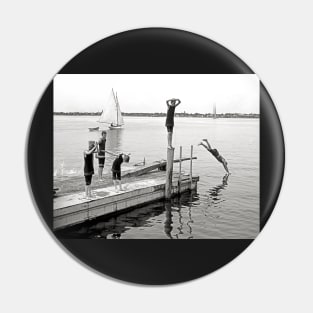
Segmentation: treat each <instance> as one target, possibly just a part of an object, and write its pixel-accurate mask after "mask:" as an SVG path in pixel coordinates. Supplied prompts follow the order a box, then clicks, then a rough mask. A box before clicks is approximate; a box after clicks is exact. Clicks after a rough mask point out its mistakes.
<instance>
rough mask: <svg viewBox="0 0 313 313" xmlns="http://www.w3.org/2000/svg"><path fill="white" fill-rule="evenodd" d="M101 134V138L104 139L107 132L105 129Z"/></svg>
mask: <svg viewBox="0 0 313 313" xmlns="http://www.w3.org/2000/svg"><path fill="white" fill-rule="evenodd" d="M101 135H102V138H103V139H105V138H106V136H107V132H106V131H105V130H103V131H102V133H101Z"/></svg>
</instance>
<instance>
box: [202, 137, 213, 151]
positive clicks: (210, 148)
mask: <svg viewBox="0 0 313 313" xmlns="http://www.w3.org/2000/svg"><path fill="white" fill-rule="evenodd" d="M203 141H204V142H206V144H207V145H208V148H209V150H212V147H211V145H210V144H209V142H208V140H207V139H203Z"/></svg>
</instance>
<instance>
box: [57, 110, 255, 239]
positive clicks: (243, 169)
mask: <svg viewBox="0 0 313 313" xmlns="http://www.w3.org/2000/svg"><path fill="white" fill-rule="evenodd" d="M95 120H96V117H92V116H90V117H78V116H55V117H54V180H55V181H56V182H57V181H59V180H64V179H65V178H67V177H76V176H79V177H81V179H82V180H83V150H85V149H86V148H87V143H88V140H97V139H98V137H99V135H100V133H99V132H89V131H88V127H96V126H98V125H97V124H96V123H95ZM164 121H165V118H164V117H161V118H156V117H125V128H124V129H123V130H118V131H117V130H112V131H110V130H108V136H107V146H106V147H107V150H111V151H123V152H130V153H131V162H130V163H129V165H127V166H131V165H133V164H135V163H137V162H141V161H142V160H143V159H144V158H145V159H146V162H153V161H156V160H160V159H166V146H167V139H166V136H167V132H166V128H165V126H164ZM203 138H208V140H209V142H210V144H211V146H212V147H214V148H216V149H218V151H219V152H220V154H221V155H222V156H224V157H225V158H226V160H227V162H228V166H229V170H230V172H231V175H230V176H229V177H228V178H227V177H226V176H225V170H224V168H223V166H222V164H221V163H219V162H217V161H216V159H215V158H214V157H213V156H212V155H211V154H210V153H208V151H206V150H205V149H204V148H203V147H199V146H197V144H198V143H199V142H200V141H201V139H203ZM173 145H174V147H176V149H175V158H176V157H178V154H179V146H183V156H189V154H190V145H194V155H195V156H197V160H194V162H193V174H195V175H199V176H200V181H199V182H198V189H197V192H195V193H187V194H186V195H184V196H183V197H182V198H181V199H179V200H178V199H177V200H175V201H173V203H172V204H167V203H164V202H162V201H161V202H156V203H153V204H150V205H146V206H143V207H141V208H138V209H136V210H132V211H130V212H127V213H124V214H121V215H119V216H117V217H112V218H98V219H96V220H94V221H91V222H87V223H84V224H82V225H78V226H75V227H71V228H69V229H67V230H65V231H62V232H61V233H60V234H61V235H62V236H63V237H69V238H107V239H111V238H112V239H119V238H123V239H124V238H146V239H149V238H154V239H158V238H160V239H161V238H180V239H187V238H188V239H200V238H208V239H213V238H214V239H215V238H219V239H239V238H240V239H244V238H249V239H252V238H255V237H256V235H257V234H258V232H259V119H215V120H214V119H203V118H175V128H174V135H173ZM111 164H112V159H110V158H109V157H108V158H107V161H106V165H105V169H104V173H105V175H111V172H110V167H111ZM123 166H124V165H123ZM127 166H126V167H127ZM175 166H177V165H175ZM124 168H125V167H124ZM174 168H175V167H174ZM183 170H185V171H186V172H188V171H189V162H183ZM125 182H127V180H126V181H125Z"/></svg>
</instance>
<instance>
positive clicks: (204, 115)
mask: <svg viewBox="0 0 313 313" xmlns="http://www.w3.org/2000/svg"><path fill="white" fill-rule="evenodd" d="M100 114H101V112H54V113H53V115H57V116H100ZM122 115H123V116H137V117H142V116H144V117H165V116H166V113H122ZM175 117H200V118H213V114H212V113H185V112H184V113H175ZM216 118H260V114H256V113H216Z"/></svg>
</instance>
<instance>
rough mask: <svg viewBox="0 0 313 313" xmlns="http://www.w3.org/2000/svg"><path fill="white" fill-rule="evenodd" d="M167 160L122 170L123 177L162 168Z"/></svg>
mask: <svg viewBox="0 0 313 313" xmlns="http://www.w3.org/2000/svg"><path fill="white" fill-rule="evenodd" d="M195 159H197V157H193V160H195ZM189 160H190V158H182V159H181V160H180V159H175V160H173V163H178V162H180V161H181V162H183V161H189ZM166 164H167V161H161V162H159V163H155V164H150V165H145V166H140V167H139V166H138V168H136V169H133V170H129V171H126V172H124V173H123V172H122V177H135V176H140V175H143V174H146V173H149V172H151V171H153V170H156V169H160V168H161V167H164V166H166Z"/></svg>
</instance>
